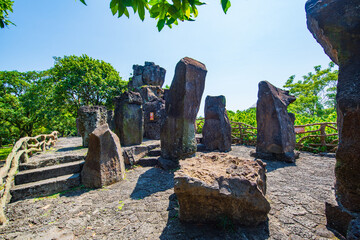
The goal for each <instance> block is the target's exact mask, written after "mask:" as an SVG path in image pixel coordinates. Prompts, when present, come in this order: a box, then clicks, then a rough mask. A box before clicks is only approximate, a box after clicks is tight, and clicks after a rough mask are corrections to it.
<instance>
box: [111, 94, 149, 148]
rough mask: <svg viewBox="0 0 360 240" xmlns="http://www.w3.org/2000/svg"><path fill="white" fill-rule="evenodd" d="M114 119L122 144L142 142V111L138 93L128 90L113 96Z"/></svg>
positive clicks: (116, 131) (128, 144)
mask: <svg viewBox="0 0 360 240" xmlns="http://www.w3.org/2000/svg"><path fill="white" fill-rule="evenodd" d="M114 121H115V133H116V135H118V136H119V138H120V143H121V145H122V146H130V145H135V144H141V143H142V140H143V125H144V113H143V109H142V99H141V96H140V93H138V92H132V91H128V92H125V93H123V94H122V95H121V96H120V97H116V98H115V112H114Z"/></svg>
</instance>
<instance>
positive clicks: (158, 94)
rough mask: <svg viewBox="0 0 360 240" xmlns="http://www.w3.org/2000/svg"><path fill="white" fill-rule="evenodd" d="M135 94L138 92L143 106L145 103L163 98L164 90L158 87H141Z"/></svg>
mask: <svg viewBox="0 0 360 240" xmlns="http://www.w3.org/2000/svg"><path fill="white" fill-rule="evenodd" d="M135 92H139V93H140V95H141V98H142V100H143V104H145V103H146V102H150V101H152V100H154V99H157V98H163V96H164V89H162V88H161V87H159V86H149V85H146V86H142V87H140V88H136V89H135Z"/></svg>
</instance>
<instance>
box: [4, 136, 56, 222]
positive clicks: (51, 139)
mask: <svg viewBox="0 0 360 240" xmlns="http://www.w3.org/2000/svg"><path fill="white" fill-rule="evenodd" d="M58 134H59V133H58V132H57V131H54V132H52V133H51V134H42V135H38V136H36V137H23V138H20V140H19V141H17V142H16V143H15V144H14V147H13V149H12V151H11V153H10V154H9V156H8V157H7V158H6V161H5V164H4V166H2V167H1V168H0V224H5V223H6V221H7V220H6V216H5V212H4V208H5V204H6V203H8V202H9V201H10V198H11V196H10V189H11V187H12V185H13V180H14V176H15V174H16V172H17V170H18V166H19V163H26V162H27V161H28V159H29V156H31V155H32V154H33V153H34V152H41V151H45V150H46V149H47V148H50V147H51V146H53V145H54V144H55V142H56V140H57V138H58Z"/></svg>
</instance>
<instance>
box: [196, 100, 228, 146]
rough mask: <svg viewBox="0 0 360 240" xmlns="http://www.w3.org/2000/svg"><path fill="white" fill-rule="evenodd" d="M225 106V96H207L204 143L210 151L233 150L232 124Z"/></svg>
mask: <svg viewBox="0 0 360 240" xmlns="http://www.w3.org/2000/svg"><path fill="white" fill-rule="evenodd" d="M225 106H226V99H225V97H224V96H216V97H212V96H207V97H206V100H205V123H204V127H203V143H204V145H205V147H206V149H208V150H210V151H213V150H216V149H217V150H219V151H222V152H226V151H230V150H231V126H230V121H229V118H228V116H227V113H226V108H225Z"/></svg>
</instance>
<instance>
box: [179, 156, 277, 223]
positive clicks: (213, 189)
mask: <svg viewBox="0 0 360 240" xmlns="http://www.w3.org/2000/svg"><path fill="white" fill-rule="evenodd" d="M180 166H181V168H180V170H178V171H176V172H175V178H174V182H175V186H174V191H175V194H176V196H177V199H178V201H179V206H180V207H179V218H180V220H181V221H185V222H200V223H207V222H217V221H219V219H221V218H223V217H226V218H228V219H229V220H231V221H232V222H233V223H237V224H241V225H246V226H255V225H258V224H259V223H261V222H265V221H266V220H267V214H268V213H269V211H270V204H269V202H268V201H267V200H266V198H265V193H266V176H265V166H266V164H264V163H263V162H262V161H260V160H257V161H253V160H244V159H241V158H238V157H234V156H231V155H228V154H226V153H207V154H202V155H199V156H197V157H193V158H188V159H186V160H183V161H180Z"/></svg>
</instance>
